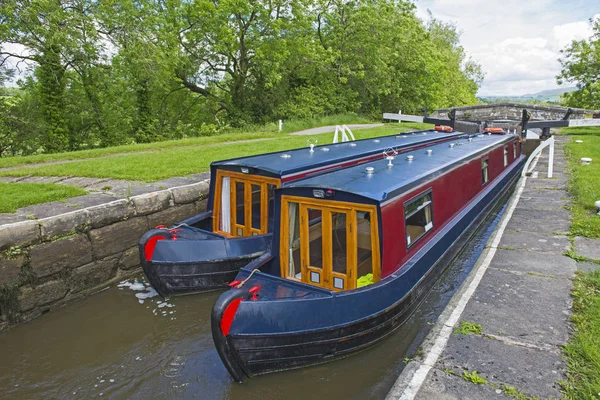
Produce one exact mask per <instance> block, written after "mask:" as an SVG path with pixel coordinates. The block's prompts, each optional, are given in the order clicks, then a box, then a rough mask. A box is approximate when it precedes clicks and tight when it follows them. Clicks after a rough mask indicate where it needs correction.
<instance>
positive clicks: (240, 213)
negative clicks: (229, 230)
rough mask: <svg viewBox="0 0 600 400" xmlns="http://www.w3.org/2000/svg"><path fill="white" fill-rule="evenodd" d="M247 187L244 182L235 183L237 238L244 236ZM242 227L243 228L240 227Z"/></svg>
mask: <svg viewBox="0 0 600 400" xmlns="http://www.w3.org/2000/svg"><path fill="white" fill-rule="evenodd" d="M245 189H246V185H245V184H244V182H239V181H236V182H235V197H234V198H235V211H234V212H235V221H236V227H235V234H236V236H244V227H243V225H245V224H244V219H245V217H246V212H245V207H244V204H245V198H246V196H245V193H246V190H245ZM239 225H242V226H239Z"/></svg>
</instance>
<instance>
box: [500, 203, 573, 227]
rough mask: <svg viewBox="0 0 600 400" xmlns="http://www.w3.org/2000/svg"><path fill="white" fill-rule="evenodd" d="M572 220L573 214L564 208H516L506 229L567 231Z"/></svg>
mask: <svg viewBox="0 0 600 400" xmlns="http://www.w3.org/2000/svg"><path fill="white" fill-rule="evenodd" d="M521 201H523V199H521ZM570 221H571V214H570V213H569V211H567V210H563V209H558V210H551V211H550V210H532V209H524V208H516V209H515V212H514V213H513V215H512V218H511V219H510V222H509V223H508V225H507V226H506V229H509V230H516V231H524V232H537V233H554V232H560V233H567V232H568V231H569V228H570V227H571V222H570Z"/></svg>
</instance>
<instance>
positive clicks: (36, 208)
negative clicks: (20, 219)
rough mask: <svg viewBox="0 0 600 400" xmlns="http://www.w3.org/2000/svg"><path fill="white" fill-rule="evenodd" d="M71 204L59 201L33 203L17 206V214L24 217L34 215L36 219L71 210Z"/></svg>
mask: <svg viewBox="0 0 600 400" xmlns="http://www.w3.org/2000/svg"><path fill="white" fill-rule="evenodd" d="M74 209H75V208H74V207H73V206H68V205H67V204H66V203H63V202H60V201H52V202H50V203H42V204H35V205H33V206H27V207H23V208H19V209H18V210H17V212H18V214H20V215H24V216H25V217H26V218H29V217H34V218H37V219H40V218H47V217H52V216H53V215H58V214H64V213H68V212H71V211H73V210H74Z"/></svg>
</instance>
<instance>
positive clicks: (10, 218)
mask: <svg viewBox="0 0 600 400" xmlns="http://www.w3.org/2000/svg"><path fill="white" fill-rule="evenodd" d="M26 219H27V216H26V215H21V214H0V225H4V224H12V223H13V222H19V221H25V220H26Z"/></svg>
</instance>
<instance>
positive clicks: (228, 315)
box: [221, 297, 242, 336]
mask: <svg viewBox="0 0 600 400" xmlns="http://www.w3.org/2000/svg"><path fill="white" fill-rule="evenodd" d="M241 302H242V298H241V297H240V298H239V299H235V300H234V301H232V302H231V303H229V305H228V306H227V308H226V309H225V312H224V313H223V318H221V332H222V333H223V336H227V335H228V334H229V328H231V324H232V323H233V319H234V318H235V313H236V312H237V310H238V307H239V306H240V303H241Z"/></svg>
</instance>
